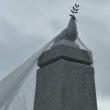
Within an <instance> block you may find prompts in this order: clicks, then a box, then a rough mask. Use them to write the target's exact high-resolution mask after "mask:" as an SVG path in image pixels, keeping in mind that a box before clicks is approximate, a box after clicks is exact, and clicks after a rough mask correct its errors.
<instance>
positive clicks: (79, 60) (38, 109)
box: [34, 45, 97, 110]
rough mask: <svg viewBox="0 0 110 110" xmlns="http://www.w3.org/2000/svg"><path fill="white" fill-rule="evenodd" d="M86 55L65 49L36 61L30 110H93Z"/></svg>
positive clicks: (91, 77)
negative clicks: (33, 92) (33, 95)
mask: <svg viewBox="0 0 110 110" xmlns="http://www.w3.org/2000/svg"><path fill="white" fill-rule="evenodd" d="M91 64H92V61H91V59H90V57H89V55H88V52H87V51H85V50H81V49H78V48H72V47H69V46H66V45H58V46H56V47H53V48H52V49H50V50H47V51H45V52H44V53H43V54H42V55H41V56H40V58H39V61H38V65H39V67H40V68H39V70H38V71H37V82H36V91H35V101H34V110H97V102H96V92H95V81H94V69H93V67H92V66H91Z"/></svg>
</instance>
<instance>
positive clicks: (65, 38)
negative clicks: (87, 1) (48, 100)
mask: <svg viewBox="0 0 110 110" xmlns="http://www.w3.org/2000/svg"><path fill="white" fill-rule="evenodd" d="M72 36H73V37H72ZM59 44H65V45H68V46H72V47H73V48H80V49H83V50H87V51H88V54H89V56H90V57H91V58H92V56H91V52H90V51H89V49H88V48H87V47H86V46H85V45H84V44H83V42H82V41H81V40H80V39H79V37H78V33H77V28H76V22H75V20H74V19H72V18H71V20H70V23H69V25H68V27H67V28H66V29H64V31H62V33H60V34H59V35H58V36H57V37H55V38H54V39H53V40H51V41H50V42H49V43H48V44H47V45H46V46H44V48H42V49H40V50H39V51H38V52H36V53H35V54H34V55H33V56H31V57H30V58H29V59H27V60H26V61H25V62H24V63H23V64H21V65H20V66H18V67H17V68H16V69H15V70H14V71H12V72H11V73H10V74H9V75H8V76H7V77H6V78H4V79H3V80H2V81H1V82H0V110H33V106H34V96H35V85H36V80H37V79H36V74H37V69H38V68H39V67H38V66H37V61H38V58H39V56H40V55H41V54H42V52H44V51H46V50H47V49H50V48H52V47H54V46H56V45H59Z"/></svg>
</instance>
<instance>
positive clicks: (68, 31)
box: [54, 3, 79, 43]
mask: <svg viewBox="0 0 110 110" xmlns="http://www.w3.org/2000/svg"><path fill="white" fill-rule="evenodd" d="M78 11H79V5H78V4H77V3H75V5H74V6H73V10H71V12H72V14H70V16H71V18H70V22H69V24H68V26H67V27H66V28H65V29H64V30H63V31H62V32H61V33H60V34H59V35H58V36H56V38H55V39H54V43H57V42H59V41H60V40H63V39H66V40H69V41H73V42H74V41H75V40H76V39H77V37H78V32H77V26H76V17H75V14H77V13H78Z"/></svg>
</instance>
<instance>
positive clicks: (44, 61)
mask: <svg viewBox="0 0 110 110" xmlns="http://www.w3.org/2000/svg"><path fill="white" fill-rule="evenodd" d="M60 59H64V60H68V61H71V62H76V63H81V64H85V65H91V64H92V60H91V58H90V56H89V54H88V51H86V50H82V49H79V48H73V47H70V46H67V45H64V44H61V45H58V46H55V47H53V48H51V49H49V50H47V51H45V52H44V53H43V54H42V55H41V56H40V57H39V59H38V66H40V67H44V66H46V65H49V64H51V63H54V62H56V61H58V60H60Z"/></svg>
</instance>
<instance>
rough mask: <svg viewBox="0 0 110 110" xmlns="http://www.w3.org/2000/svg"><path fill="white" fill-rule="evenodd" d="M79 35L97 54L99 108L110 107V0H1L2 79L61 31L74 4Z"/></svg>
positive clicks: (109, 109) (0, 43) (0, 48)
mask: <svg viewBox="0 0 110 110" xmlns="http://www.w3.org/2000/svg"><path fill="white" fill-rule="evenodd" d="M75 2H77V3H79V4H80V12H79V14H78V15H77V19H78V20H77V25H78V32H79V37H80V38H81V39H82V41H83V42H84V43H85V44H86V46H87V47H88V48H89V49H90V50H92V52H93V55H94V67H95V80H96V90H97V97H98V107H99V110H110V106H109V105H110V74H109V72H110V61H109V57H110V49H109V48H110V0H78V1H77V0H75V1H74V0H0V77H1V78H0V79H2V78H3V77H4V76H5V75H6V74H7V73H9V72H10V71H12V70H13V69H14V68H15V67H16V66H17V65H19V64H20V63H21V62H23V61H24V60H25V59H26V58H28V57H29V56H31V55H32V54H33V53H34V52H35V51H37V50H38V49H40V48H41V47H42V46H43V45H44V44H46V43H47V42H48V41H49V40H51V39H52V38H53V37H54V36H56V35H57V34H58V33H60V32H61V30H62V29H64V28H65V27H66V25H67V24H68V22H69V19H70V17H69V14H70V10H71V8H72V6H73V4H74V3H75Z"/></svg>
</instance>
